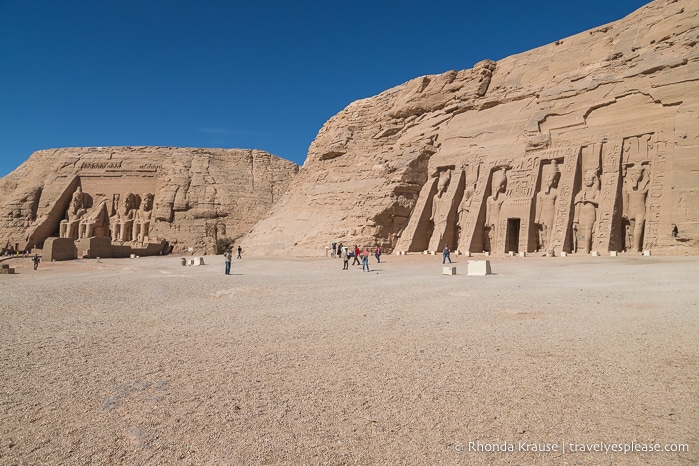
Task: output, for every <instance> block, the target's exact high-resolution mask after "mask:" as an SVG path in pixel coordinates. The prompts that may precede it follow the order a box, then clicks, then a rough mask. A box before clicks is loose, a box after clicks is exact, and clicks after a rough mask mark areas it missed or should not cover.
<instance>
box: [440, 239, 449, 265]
mask: <svg viewBox="0 0 699 466" xmlns="http://www.w3.org/2000/svg"><path fill="white" fill-rule="evenodd" d="M447 259H449V263H450V264H451V257H449V245H448V244H445V245H444V251H442V264H444V261H446V260H447Z"/></svg>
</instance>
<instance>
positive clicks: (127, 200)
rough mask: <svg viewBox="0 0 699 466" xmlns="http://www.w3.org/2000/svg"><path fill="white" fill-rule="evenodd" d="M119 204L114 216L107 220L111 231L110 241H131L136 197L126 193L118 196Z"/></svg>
mask: <svg viewBox="0 0 699 466" xmlns="http://www.w3.org/2000/svg"><path fill="white" fill-rule="evenodd" d="M120 200H121V203H120V204H119V206H118V207H117V212H116V214H115V215H114V216H113V217H111V218H110V219H109V222H110V226H111V229H112V241H122V242H126V241H131V233H132V231H133V221H134V215H135V214H136V210H135V209H134V206H135V205H136V196H135V195H134V194H133V193H127V194H124V195H122V196H120Z"/></svg>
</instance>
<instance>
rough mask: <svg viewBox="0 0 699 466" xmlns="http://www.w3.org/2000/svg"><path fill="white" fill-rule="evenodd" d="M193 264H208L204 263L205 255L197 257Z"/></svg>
mask: <svg viewBox="0 0 699 466" xmlns="http://www.w3.org/2000/svg"><path fill="white" fill-rule="evenodd" d="M192 265H206V264H204V258H203V257H195V258H194V260H193V262H192Z"/></svg>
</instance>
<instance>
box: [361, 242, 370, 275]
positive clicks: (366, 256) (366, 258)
mask: <svg viewBox="0 0 699 466" xmlns="http://www.w3.org/2000/svg"><path fill="white" fill-rule="evenodd" d="M365 267H366V271H367V272H369V249H368V248H364V251H362V272H364V268H365Z"/></svg>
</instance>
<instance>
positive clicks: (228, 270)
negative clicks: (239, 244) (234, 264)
mask: <svg viewBox="0 0 699 466" xmlns="http://www.w3.org/2000/svg"><path fill="white" fill-rule="evenodd" d="M232 255H233V251H231V250H230V249H227V250H226V252H224V253H223V258H224V259H223V260H224V262H225V264H226V275H230V274H231V256H232Z"/></svg>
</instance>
